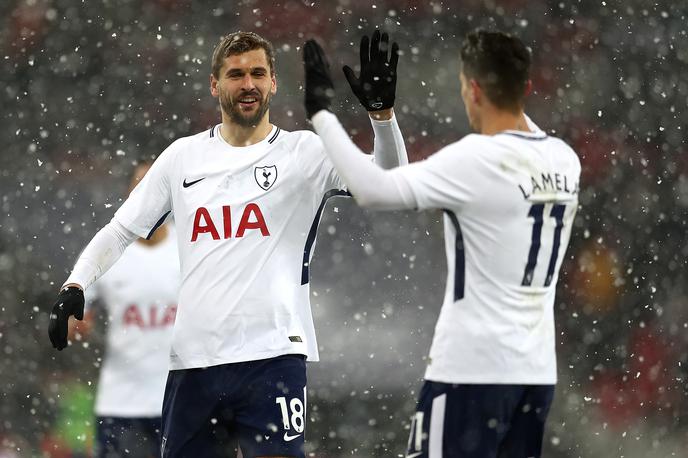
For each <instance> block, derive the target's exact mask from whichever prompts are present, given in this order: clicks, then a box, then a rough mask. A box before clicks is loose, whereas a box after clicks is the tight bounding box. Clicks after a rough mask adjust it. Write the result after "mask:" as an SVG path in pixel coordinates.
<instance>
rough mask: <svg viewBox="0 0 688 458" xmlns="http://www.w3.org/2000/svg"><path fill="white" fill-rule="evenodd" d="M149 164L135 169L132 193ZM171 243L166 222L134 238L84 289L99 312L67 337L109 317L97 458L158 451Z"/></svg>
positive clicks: (173, 273) (89, 313)
mask: <svg viewBox="0 0 688 458" xmlns="http://www.w3.org/2000/svg"><path fill="white" fill-rule="evenodd" d="M150 166H151V164H150V163H140V164H138V165H137V166H136V167H135V168H134V170H133V174H132V177H131V184H130V188H129V191H130V192H131V190H133V189H134V187H135V186H136V184H137V183H138V182H140V181H141V179H142V178H143V177H144V176H145V174H146V172H147V171H148V169H150ZM175 238H176V237H175V234H174V230H173V229H172V227H171V225H169V224H163V225H162V226H160V227H159V228H158V229H157V230H156V231H155V233H154V234H153V235H152V236H151V237H150V238H149V239H147V240H146V239H142V238H139V239H137V240H136V242H134V243H132V244H131V246H130V247H129V249H128V250H127V251H126V252H124V254H123V255H122V257H121V258H120V259H119V260H118V261H117V263H116V264H115V265H114V266H113V267H112V268H111V269H110V270H108V272H107V273H106V274H105V275H103V276H102V277H100V279H99V280H98V281H97V282H95V283H94V284H93V285H92V287H91V288H89V291H88V292H89V294H88V296H89V297H90V299H93V300H94V304H98V305H100V307H96V306H94V307H89V308H88V309H87V310H86V311H85V313H84V320H83V321H76V320H73V321H71V322H70V325H72V326H70V335H71V336H74V337H75V338H76V337H79V336H80V337H86V336H87V335H88V334H89V333H90V331H91V328H92V325H93V323H94V321H95V319H96V317H97V315H99V313H98V311H97V310H98V309H100V308H102V314H103V315H104V317H105V318H106V339H105V356H104V357H103V362H102V366H101V369H100V376H99V377H98V390H97V393H96V405H95V413H96V417H97V418H96V440H95V453H94V456H95V457H98V458H112V457H118V456H126V455H131V456H138V457H141V458H147V457H150V458H152V457H155V456H159V454H160V436H161V426H160V424H161V418H160V417H161V414H162V398H163V394H164V392H165V381H166V380H167V373H168V365H169V361H168V360H169V354H170V342H171V341H172V327H173V325H174V317H175V312H176V309H177V295H178V293H179V280H180V279H179V256H178V255H177V244H176V240H175ZM152 272H154V274H153V275H151V273H152Z"/></svg>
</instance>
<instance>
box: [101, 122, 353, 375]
mask: <svg viewBox="0 0 688 458" xmlns="http://www.w3.org/2000/svg"><path fill="white" fill-rule="evenodd" d="M219 128H220V126H219V125H218V126H215V127H213V128H212V129H210V130H207V131H205V132H202V133H200V134H197V135H193V136H190V137H185V138H181V139H178V140H177V141H175V142H174V143H172V144H171V145H170V146H169V147H168V148H167V149H166V150H165V151H164V152H163V153H162V154H161V155H160V157H159V158H158V159H157V160H156V161H155V163H154V164H153V166H152V167H151V169H150V170H149V171H148V173H147V174H146V176H145V177H144V178H143V180H141V182H140V183H139V185H138V186H137V187H136V188H135V189H134V191H133V192H132V193H131V195H130V196H129V198H128V199H127V200H126V201H125V202H124V204H123V205H122V207H121V208H120V209H119V210H118V211H117V212H116V213H115V216H114V219H115V220H116V221H117V222H119V223H120V224H122V225H123V226H124V227H126V228H127V229H129V230H130V231H132V232H134V233H135V234H137V235H139V236H141V237H146V236H147V234H148V233H149V232H151V230H153V228H155V227H156V225H157V224H159V223H160V221H161V220H163V219H164V217H165V216H166V215H167V214H168V213H169V212H173V214H174V218H175V224H176V229H177V242H178V247H179V254H180V261H181V272H182V283H181V289H180V293H179V306H178V310H177V322H176V325H175V328H174V336H173V341H172V348H171V352H170V368H171V369H187V368H195V367H207V366H214V365H218V364H225V363H233V362H240V361H250V360H257V359H264V358H271V357H275V356H279V355H283V354H289V353H294V354H302V355H306V356H307V358H308V360H309V361H315V360H317V359H318V350H317V344H316V340H315V331H314V327H313V319H312V316H311V311H310V303H309V286H308V281H309V272H308V268H309V263H310V259H311V255H312V252H313V248H314V243H315V235H316V232H317V226H318V222H319V219H320V216H321V213H322V211H323V208H324V206H325V201H326V199H327V198H328V197H331V196H334V195H344V194H346V192H345V191H343V190H342V188H343V184H342V183H341V181H340V179H339V177H338V176H337V175H336V173H335V171H334V169H333V167H332V165H331V163H330V161H329V159H327V156H326V155H325V152H324V147H323V145H322V142H321V140H320V138H319V137H318V136H317V135H315V134H314V133H313V132H310V131H297V132H286V131H284V130H281V129H279V128H278V127H276V126H273V128H272V131H271V132H270V134H269V135H268V136H267V137H266V138H265V139H264V140H262V141H260V142H258V143H256V144H254V145H250V146H245V147H234V146H231V145H229V144H228V143H227V142H226V141H225V140H224V139H223V138H222V136H221V135H220V134H219Z"/></svg>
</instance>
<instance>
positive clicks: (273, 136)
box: [268, 127, 282, 143]
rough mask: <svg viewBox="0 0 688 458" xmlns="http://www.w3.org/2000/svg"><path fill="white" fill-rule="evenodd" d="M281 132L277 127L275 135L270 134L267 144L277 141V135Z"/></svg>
mask: <svg viewBox="0 0 688 458" xmlns="http://www.w3.org/2000/svg"><path fill="white" fill-rule="evenodd" d="M281 130H282V129H280V128H279V127H278V128H277V130H276V131H275V133H274V134H272V137H270V140H268V143H272V142H274V141H275V140H276V139H277V136H278V135H279V133H280V131H281Z"/></svg>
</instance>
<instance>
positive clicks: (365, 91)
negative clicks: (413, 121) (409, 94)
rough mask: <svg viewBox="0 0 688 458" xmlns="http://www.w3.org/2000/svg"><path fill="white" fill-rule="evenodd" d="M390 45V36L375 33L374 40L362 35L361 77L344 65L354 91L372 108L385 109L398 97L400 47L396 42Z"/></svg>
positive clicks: (367, 107) (359, 98) (392, 104)
mask: <svg viewBox="0 0 688 458" xmlns="http://www.w3.org/2000/svg"><path fill="white" fill-rule="evenodd" d="M389 50H390V47H389V35H387V33H383V34H380V31H379V30H376V31H375V32H374V33H373V37H372V40H368V36H367V35H364V36H363V38H361V74H360V76H359V77H358V78H357V77H356V75H355V74H354V71H353V70H352V69H351V67H349V66H346V65H345V66H344V68H343V70H344V76H346V80H347V81H348V82H349V85H350V86H351V90H352V91H353V93H354V94H355V95H356V97H358V100H360V101H361V104H362V105H363V106H364V107H365V109H366V110H368V111H377V110H385V109H388V108H392V107H393V106H394V96H395V93H396V86H397V62H398V61H399V46H398V45H397V44H396V42H395V43H392V47H391V52H389V56H388V51H389Z"/></svg>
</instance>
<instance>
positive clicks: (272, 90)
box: [270, 73, 277, 95]
mask: <svg viewBox="0 0 688 458" xmlns="http://www.w3.org/2000/svg"><path fill="white" fill-rule="evenodd" d="M270 79H271V80H272V84H271V85H270V94H272V95H275V94H276V93H277V76H276V75H275V74H274V73H273V74H272V75H271V76H270Z"/></svg>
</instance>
